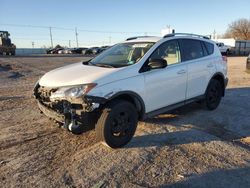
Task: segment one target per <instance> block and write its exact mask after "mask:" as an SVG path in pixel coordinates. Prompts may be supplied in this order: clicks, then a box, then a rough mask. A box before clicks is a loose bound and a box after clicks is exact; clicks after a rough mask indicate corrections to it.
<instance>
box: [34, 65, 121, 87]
mask: <svg viewBox="0 0 250 188" xmlns="http://www.w3.org/2000/svg"><path fill="white" fill-rule="evenodd" d="M116 71H117V69H116V68H105V67H97V66H89V65H83V64H82V63H81V62H80V63H75V64H72V65H68V66H64V67H61V68H57V69H55V70H52V71H50V72H48V73H46V74H45V75H44V76H43V77H42V78H41V79H40V81H39V84H40V85H41V86H45V87H61V86H71V85H80V84H86V83H93V82H95V81H96V80H100V78H102V77H105V76H106V75H108V74H110V73H112V72H116Z"/></svg>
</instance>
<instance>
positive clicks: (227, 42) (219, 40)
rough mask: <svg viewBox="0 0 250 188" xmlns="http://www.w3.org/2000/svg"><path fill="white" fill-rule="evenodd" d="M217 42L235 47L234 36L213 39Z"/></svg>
mask: <svg viewBox="0 0 250 188" xmlns="http://www.w3.org/2000/svg"><path fill="white" fill-rule="evenodd" d="M212 40H213V41H215V42H222V43H224V44H225V45H227V46H231V47H235V39H234V38H228V39H218V38H216V39H212Z"/></svg>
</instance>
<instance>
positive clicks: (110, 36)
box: [109, 36, 111, 44]
mask: <svg viewBox="0 0 250 188" xmlns="http://www.w3.org/2000/svg"><path fill="white" fill-rule="evenodd" d="M109 44H111V36H109Z"/></svg>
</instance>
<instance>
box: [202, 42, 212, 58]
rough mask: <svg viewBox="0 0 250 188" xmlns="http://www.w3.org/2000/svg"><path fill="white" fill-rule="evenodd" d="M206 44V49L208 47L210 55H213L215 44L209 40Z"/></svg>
mask: <svg viewBox="0 0 250 188" xmlns="http://www.w3.org/2000/svg"><path fill="white" fill-rule="evenodd" d="M203 43H204V44H205V46H206V49H207V52H208V55H211V54H213V53H214V45H213V44H211V43H209V42H203Z"/></svg>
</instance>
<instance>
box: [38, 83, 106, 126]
mask: <svg viewBox="0 0 250 188" xmlns="http://www.w3.org/2000/svg"><path fill="white" fill-rule="evenodd" d="M55 90H56V88H46V87H42V86H40V85H39V84H36V86H35V88H34V96H35V98H36V100H37V101H38V107H39V109H40V111H41V112H42V113H44V114H45V115H46V116H48V117H49V118H51V119H54V120H55V121H57V122H60V123H63V124H64V127H65V128H68V126H69V124H76V123H79V122H80V123H81V124H86V123H87V122H89V119H90V118H92V117H93V114H96V113H98V111H99V109H100V107H101V105H103V104H104V103H105V102H106V101H107V99H105V98H102V97H95V96H88V95H83V96H82V97H79V98H76V99H75V98H71V99H67V100H66V99H62V100H55V101H54V100H53V101H51V100H50V95H51V93H52V92H54V91H55Z"/></svg>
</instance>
